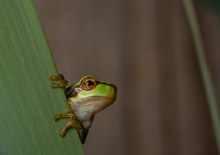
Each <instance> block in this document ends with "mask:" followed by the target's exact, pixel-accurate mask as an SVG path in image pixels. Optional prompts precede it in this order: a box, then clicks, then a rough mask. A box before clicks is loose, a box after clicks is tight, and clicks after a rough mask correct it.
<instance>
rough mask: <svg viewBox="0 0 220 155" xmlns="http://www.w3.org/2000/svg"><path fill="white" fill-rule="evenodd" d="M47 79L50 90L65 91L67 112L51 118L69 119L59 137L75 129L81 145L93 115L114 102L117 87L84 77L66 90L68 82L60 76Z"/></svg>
mask: <svg viewBox="0 0 220 155" xmlns="http://www.w3.org/2000/svg"><path fill="white" fill-rule="evenodd" d="M49 79H50V80H51V81H52V82H51V87H52V88H64V89H65V94H66V98H67V102H68V109H67V112H65V113H62V114H56V115H54V116H53V118H54V119H55V120H58V119H61V118H69V121H68V122H67V123H66V124H65V125H64V127H63V128H62V130H61V131H60V133H59V134H60V136H62V137H63V136H65V134H66V132H67V130H68V129H69V128H71V127H72V128H75V129H76V130H77V132H78V134H79V137H80V140H81V142H82V144H83V143H84V142H85V140H86V136H87V133H88V131H89V128H90V126H91V124H92V121H93V119H94V116H95V114H96V113H97V112H99V111H101V110H103V109H105V108H106V107H108V106H109V105H111V104H112V103H113V102H114V101H115V100H116V96H117V87H116V86H115V85H114V84H112V83H109V82H106V81H102V80H98V79H96V78H95V77H92V76H85V77H83V78H82V79H81V80H80V81H79V82H77V83H75V84H72V85H70V86H69V87H67V88H66V86H67V84H68V82H67V81H66V80H65V79H64V76H63V75H62V74H59V75H52V76H50V77H49Z"/></svg>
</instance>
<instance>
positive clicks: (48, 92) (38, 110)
mask: <svg viewBox="0 0 220 155" xmlns="http://www.w3.org/2000/svg"><path fill="white" fill-rule="evenodd" d="M0 7H1V9H0V90H1V93H0V122H1V125H0V154H4V155H12V154H16V155H19V154H22V155H24V154H66V155H67V154H77V155H78V154H83V149H82V145H81V143H80V140H79V137H78V135H77V133H76V131H75V129H71V130H70V131H69V132H68V133H67V134H66V136H65V137H64V138H62V137H60V136H59V134H58V133H59V131H60V130H61V128H62V127H63V125H64V124H65V122H66V121H67V120H59V121H58V122H56V121H54V120H53V119H52V116H53V115H54V114H57V113H62V112H64V111H65V110H66V107H67V104H66V98H65V96H64V92H63V90H61V89H51V88H50V81H49V80H48V77H49V76H50V75H52V74H53V75H54V74H57V71H56V68H55V65H54V62H53V59H52V56H51V53H50V49H49V47H48V44H47V40H46V38H45V35H44V33H43V31H42V29H41V25H40V23H39V20H38V17H37V15H36V11H35V8H34V6H33V3H32V1H31V0H19V1H18V0H1V1H0Z"/></svg>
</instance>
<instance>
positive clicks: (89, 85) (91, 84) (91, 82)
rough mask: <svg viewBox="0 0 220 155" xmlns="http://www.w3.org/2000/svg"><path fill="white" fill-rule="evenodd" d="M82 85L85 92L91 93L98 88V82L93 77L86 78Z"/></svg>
mask: <svg viewBox="0 0 220 155" xmlns="http://www.w3.org/2000/svg"><path fill="white" fill-rule="evenodd" d="M81 85H82V88H83V89H84V90H87V91H89V90H92V89H94V88H95V87H96V80H95V79H94V78H91V77H86V78H85V79H83V80H82V82H81Z"/></svg>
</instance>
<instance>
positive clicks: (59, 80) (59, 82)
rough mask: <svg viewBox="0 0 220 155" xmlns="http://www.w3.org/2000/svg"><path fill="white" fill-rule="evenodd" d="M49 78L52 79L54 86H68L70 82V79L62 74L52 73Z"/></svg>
mask: <svg viewBox="0 0 220 155" xmlns="http://www.w3.org/2000/svg"><path fill="white" fill-rule="evenodd" d="M49 80H50V81H52V82H51V85H50V86H51V87H52V88H66V86H67V84H68V81H67V80H66V79H65V78H64V76H63V75H62V74H58V75H51V76H50V77H49Z"/></svg>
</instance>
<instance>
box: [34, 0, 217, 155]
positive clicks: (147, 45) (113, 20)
mask: <svg viewBox="0 0 220 155" xmlns="http://www.w3.org/2000/svg"><path fill="white" fill-rule="evenodd" d="M35 2H36V5H37V10H38V13H39V16H40V19H41V21H42V24H43V27H44V30H45V32H46V35H47V37H48V40H49V44H50V46H51V49H52V51H53V54H54V58H55V61H56V64H57V67H58V70H59V72H61V73H63V74H64V75H65V77H66V79H68V80H69V82H70V83H73V82H76V81H78V80H79V79H80V78H81V77H82V76H83V75H88V74H89V75H95V76H96V77H98V78H100V79H105V80H108V81H110V82H112V83H115V84H116V85H117V86H118V99H117V101H116V102H115V104H113V105H112V106H111V107H109V108H107V109H105V110H104V111H102V112H100V113H98V114H97V115H96V117H95V120H94V122H93V125H92V127H91V129H90V132H89V135H88V138H87V142H86V144H85V145H84V149H85V152H86V154H88V155H217V154H218V153H217V146H216V142H215V137H214V132H213V128H212V124H211V120H210V113H209V109H208V104H207V100H206V96H205V93H204V87H203V84H202V79H201V75H200V72H199V68H198V62H197V58H196V55H195V49H194V45H193V41H192V36H191V32H190V29H189V25H188V23H187V20H186V16H185V12H184V9H183V5H182V3H181V1H176V0H167V1H165V0H136V1H132V0H35ZM207 2H208V1H203V2H201V1H196V2H195V6H196V11H197V13H198V17H199V23H200V25H201V31H202V33H203V37H204V39H203V40H204V43H205V49H206V55H207V59H208V63H209V66H210V69H211V74H212V77H213V80H214V84H215V89H216V95H217V97H218V101H220V98H219V97H220V81H219V80H218V79H219V78H220V65H219V63H220V62H219V58H220V57H219V56H220V53H219V51H220V22H219V12H218V10H216V9H219V7H218V6H219V5H217V4H219V3H217V1H210V2H213V3H210V5H208V3H207ZM215 2H216V3H215ZM212 6H214V7H212Z"/></svg>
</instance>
